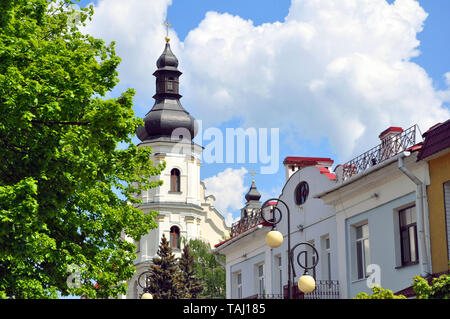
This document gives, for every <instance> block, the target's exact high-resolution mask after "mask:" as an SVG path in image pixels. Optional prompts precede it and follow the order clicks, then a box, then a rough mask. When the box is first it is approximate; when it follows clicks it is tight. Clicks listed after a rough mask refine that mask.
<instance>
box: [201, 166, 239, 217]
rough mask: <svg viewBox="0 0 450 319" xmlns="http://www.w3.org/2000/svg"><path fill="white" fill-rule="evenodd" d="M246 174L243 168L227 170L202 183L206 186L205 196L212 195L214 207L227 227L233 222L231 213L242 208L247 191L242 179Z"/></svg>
mask: <svg viewBox="0 0 450 319" xmlns="http://www.w3.org/2000/svg"><path fill="white" fill-rule="evenodd" d="M247 173H248V171H247V169H245V168H244V167H241V168H240V169H232V168H227V169H225V170H224V171H222V172H219V173H217V175H214V176H211V177H208V178H206V179H205V180H204V181H203V182H204V183H205V186H206V195H207V196H208V195H210V194H213V195H214V197H215V198H216V201H215V203H214V206H215V207H216V209H217V210H218V211H219V212H220V213H221V214H222V215H223V216H224V217H225V222H226V224H227V225H228V226H231V224H232V223H233V221H234V220H233V213H235V212H236V211H239V210H240V209H241V208H242V207H243V206H244V196H245V193H246V192H247V191H248V186H246V185H244V177H245V174H247ZM234 215H236V214H234ZM239 217H240V216H239Z"/></svg>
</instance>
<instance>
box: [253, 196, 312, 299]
mask: <svg viewBox="0 0 450 319" xmlns="http://www.w3.org/2000/svg"><path fill="white" fill-rule="evenodd" d="M274 202H276V204H274ZM278 203H281V204H283V206H284V207H285V208H286V211H287V226H288V227H287V228H288V232H287V239H288V297H289V299H291V298H292V290H291V282H292V280H291V271H292V274H293V277H294V278H295V276H296V274H295V268H294V261H293V260H294V251H295V249H296V248H298V247H300V246H307V247H310V248H312V250H313V255H316V259H315V261H314V262H313V265H312V266H309V267H308V262H307V260H308V251H307V250H303V251H301V252H300V253H299V254H298V255H297V263H298V265H299V266H300V267H301V268H303V269H304V270H305V272H304V273H303V275H302V276H301V277H300V278H299V280H298V283H297V285H298V288H299V290H300V291H302V292H304V293H309V292H312V291H313V290H314V289H315V285H316V283H315V280H314V278H313V277H312V276H310V275H309V274H308V269H313V268H315V267H316V265H317V263H318V262H319V254H318V252H317V250H316V248H315V247H314V246H313V245H311V244H309V243H306V242H301V243H298V244H296V245H295V246H294V247H292V249H291V216H290V215H291V214H290V210H289V207H288V205H287V204H286V203H285V202H284V201H282V200H281V199H279V198H271V199H268V200H266V201H265V202H264V204H263V205H262V206H261V211H260V214H261V218H262V219H263V220H264V221H265V222H266V223H267V224H269V225H271V226H272V230H271V231H269V232H268V233H267V235H266V243H267V245H268V246H269V247H271V248H277V247H279V246H281V245H282V244H283V235H282V234H281V233H280V232H279V231H277V230H275V225H276V224H278V223H279V222H280V221H281V219H282V217H283V214H282V212H281V209H280V207H278ZM268 206H269V207H270V213H271V215H272V219H269V220H267V219H266V217H265V216H264V209H265V208H267V207H268ZM276 212H278V213H279V218H278V219H277V216H276V214H275V213H276ZM302 255H304V256H305V264H303V263H302V262H301V256H302Z"/></svg>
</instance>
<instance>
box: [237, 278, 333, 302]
mask: <svg viewBox="0 0 450 319" xmlns="http://www.w3.org/2000/svg"><path fill="white" fill-rule="evenodd" d="M287 287H288V286H287V285H285V286H284V287H283V294H264V295H260V294H254V295H251V296H248V297H246V298H243V299H287V298H288V290H287ZM291 289H292V299H339V281H338V280H316V289H314V291H313V292H311V293H308V294H305V293H302V292H301V291H300V290H299V289H298V287H297V285H296V284H294V285H292V286H291Z"/></svg>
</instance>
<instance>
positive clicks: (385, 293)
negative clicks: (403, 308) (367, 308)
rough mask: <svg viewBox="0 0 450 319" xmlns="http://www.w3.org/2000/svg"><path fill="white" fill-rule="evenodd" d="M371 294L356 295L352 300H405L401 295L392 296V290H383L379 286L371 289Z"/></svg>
mask: <svg viewBox="0 0 450 319" xmlns="http://www.w3.org/2000/svg"><path fill="white" fill-rule="evenodd" d="M372 291H373V294H372V295H369V294H367V293H365V292H361V293H359V294H357V295H356V296H355V297H354V298H353V299H406V297H405V296H403V295H394V293H393V292H392V290H389V289H383V288H381V287H380V286H373V287H372Z"/></svg>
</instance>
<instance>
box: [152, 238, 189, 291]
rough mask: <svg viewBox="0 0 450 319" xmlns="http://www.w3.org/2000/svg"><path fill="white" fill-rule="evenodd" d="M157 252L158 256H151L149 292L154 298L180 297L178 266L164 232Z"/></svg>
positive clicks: (180, 287)
mask: <svg viewBox="0 0 450 319" xmlns="http://www.w3.org/2000/svg"><path fill="white" fill-rule="evenodd" d="M157 254H158V256H159V257H154V258H153V265H151V267H150V287H149V290H150V293H151V294H152V295H153V298H155V299H177V298H180V297H181V296H182V291H181V289H182V286H181V283H180V272H179V267H178V263H177V259H176V258H175V255H174V254H173V253H172V248H170V246H169V241H168V240H167V239H166V236H165V235H164V234H163V236H162V238H161V243H160V245H159V249H158V253H157Z"/></svg>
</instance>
